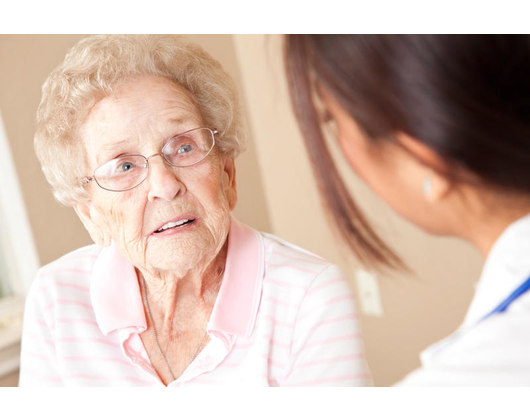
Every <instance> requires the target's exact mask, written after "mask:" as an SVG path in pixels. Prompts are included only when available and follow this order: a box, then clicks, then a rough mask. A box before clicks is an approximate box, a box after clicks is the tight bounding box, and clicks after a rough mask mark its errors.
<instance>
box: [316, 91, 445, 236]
mask: <svg viewBox="0 0 530 420" xmlns="http://www.w3.org/2000/svg"><path fill="white" fill-rule="evenodd" d="M321 97H322V99H323V102H324V104H325V106H326V109H327V111H328V113H329V115H330V117H331V118H332V120H333V121H334V122H335V124H336V129H337V130H336V132H337V137H338V140H339V143H340V147H341V149H342V151H343V153H344V155H345V157H346V159H347V161H348V163H349V164H350V166H351V168H352V169H353V170H354V171H355V172H356V173H357V175H359V176H360V177H361V178H362V179H363V180H364V181H365V182H366V184H367V185H368V186H369V187H370V188H371V189H372V190H373V191H374V192H375V193H376V194H378V195H379V196H380V197H381V198H382V199H383V200H384V201H385V202H386V203H387V204H388V205H389V206H390V207H392V208H393V210H395V211H396V212H397V213H399V214H400V215H401V216H403V217H405V218H406V219H408V220H409V221H411V222H413V223H415V224H416V225H418V226H420V227H422V228H423V229H425V230H427V231H429V232H431V233H443V231H444V227H442V224H443V220H442V219H443V218H442V217H439V218H438V219H437V218H436V217H437V212H438V210H437V208H436V206H432V203H431V202H430V200H429V198H428V197H425V195H424V192H423V181H424V179H425V178H426V177H431V178H432V177H433V175H434V174H433V171H432V170H431V169H429V168H428V167H426V166H425V165H424V164H422V163H420V162H419V160H418V159H417V158H415V157H414V156H413V155H412V154H411V153H410V152H409V151H407V149H406V148H404V147H400V146H399V145H397V144H396V143H395V142H392V141H384V140H383V141H380V142H375V143H374V142H373V141H371V140H370V139H368V138H367V136H366V135H365V134H364V132H363V131H362V130H361V129H360V127H359V126H358V124H357V123H356V121H355V120H354V119H353V118H352V117H351V116H350V115H349V114H348V113H347V112H346V111H345V110H344V108H342V106H340V104H339V103H338V102H337V101H336V100H335V99H334V98H333V97H332V96H331V95H330V94H329V93H327V92H321ZM433 207H434V208H433ZM440 216H441V215H440Z"/></svg>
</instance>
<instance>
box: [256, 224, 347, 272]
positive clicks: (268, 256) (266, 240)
mask: <svg viewBox="0 0 530 420" xmlns="http://www.w3.org/2000/svg"><path fill="white" fill-rule="evenodd" d="M261 236H262V237H263V244H264V253H265V269H266V271H267V272H268V273H269V274H274V273H278V274H289V277H291V278H301V279H306V280H310V279H314V278H316V277H318V276H319V275H321V274H322V273H323V272H325V271H326V270H328V269H330V268H336V269H338V268H337V267H336V266H335V265H334V264H332V263H331V262H329V261H327V260H325V259H324V258H322V257H320V256H318V255H316V254H313V253H312V252H310V251H307V250H305V249H303V248H300V247H299V246H296V245H294V244H292V243H290V242H288V241H286V240H284V239H281V238H278V237H277V236H274V235H271V234H269V233H261Z"/></svg>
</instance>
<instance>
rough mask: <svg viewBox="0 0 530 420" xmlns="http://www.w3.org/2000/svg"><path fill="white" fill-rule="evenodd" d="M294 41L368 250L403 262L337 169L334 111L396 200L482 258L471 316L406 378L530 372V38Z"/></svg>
mask: <svg viewBox="0 0 530 420" xmlns="http://www.w3.org/2000/svg"><path fill="white" fill-rule="evenodd" d="M285 52H286V64H287V73H288V77H289V82H290V89H291V97H292V100H293V105H294V108H295V112H296V115H297V118H298V119H299V121H300V122H303V124H300V125H301V129H302V132H303V134H304V137H305V139H306V144H307V146H308V150H309V153H310V157H311V160H312V163H313V167H314V170H315V172H316V175H317V179H319V188H320V190H321V192H322V194H323V195H324V197H325V201H326V203H327V206H328V208H329V210H330V212H331V213H332V215H333V216H334V217H333V218H332V219H333V220H334V221H335V222H336V224H337V227H338V228H339V229H338V230H339V232H341V234H342V236H343V237H344V239H345V241H346V243H347V244H348V245H349V246H350V247H351V248H352V250H353V251H354V252H355V253H356V254H357V255H358V256H359V258H360V259H361V260H362V261H364V262H365V263H366V264H368V265H372V266H374V265H379V266H381V265H383V266H387V267H403V266H404V264H403V263H402V262H401V260H400V259H399V257H398V256H397V255H396V254H394V253H393V252H392V250H391V249H390V248H388V247H387V246H386V245H385V244H384V243H383V241H382V240H381V239H379V238H378V236H377V234H376V233H375V232H374V231H373V230H372V229H371V228H370V226H369V224H368V223H367V222H366V220H365V219H364V218H363V216H362V214H361V213H360V212H359V210H358V208H357V207H356V205H355V203H354V201H353V199H352V197H351V196H350V194H349V193H348V191H347V189H346V187H345V185H344V183H343V181H342V180H341V178H340V176H339V175H338V172H337V170H336V169H335V166H334V164H333V161H332V159H331V157H330V153H329V151H328V148H327V146H326V142H325V139H324V135H323V131H322V125H323V124H325V123H326V122H325V120H324V118H329V119H330V121H331V122H332V123H333V124H334V125H335V126H336V130H337V131H336V132H337V137H338V140H339V143H340V146H341V149H342V151H343V153H344V155H345V157H346V158H347V160H348V162H349V164H350V165H351V167H352V168H353V169H354V170H355V171H356V172H357V174H359V176H360V177H361V178H362V179H363V180H364V181H365V182H366V183H367V184H368V185H369V186H370V187H371V188H372V189H373V190H374V191H375V192H376V193H377V194H379V195H380V196H381V197H382V198H383V199H384V200H385V201H386V202H387V203H388V204H389V205H390V206H391V207H392V208H393V209H394V210H395V211H396V212H398V213H399V214H400V215H402V216H404V217H405V218H407V219H408V220H409V221H411V222H413V223H414V224H416V225H418V226H419V227H421V228H423V229H424V230H425V231H427V232H429V233H431V234H437V235H451V236H455V237H459V238H463V239H465V240H467V241H469V242H470V243H471V244H473V245H474V246H476V247H477V248H478V249H479V250H480V251H481V253H482V254H483V255H484V257H485V258H486V263H485V265H484V268H483V272H482V274H481V278H480V281H479V283H478V286H477V289H476V294H475V297H474V299H473V302H472V303H471V306H470V308H469V311H468V313H467V315H466V318H465V319H464V321H463V323H462V325H461V327H460V328H459V329H458V331H457V332H456V333H455V334H453V335H451V336H450V337H448V338H447V339H445V340H443V341H441V342H440V343H437V344H436V345H434V346H432V347H430V348H429V349H427V350H426V351H425V352H424V353H423V354H422V357H421V359H422V364H423V366H422V368H420V369H419V370H417V371H415V372H413V373H411V374H410V375H409V376H407V377H406V378H405V379H404V380H403V381H402V382H401V383H400V384H401V385H418V386H421V385H455V386H467V385H478V386H481V385H496V386H499V385H526V386H528V385H530V293H527V290H528V289H529V288H530V278H529V277H530V77H529V76H528V75H529V74H530V37H528V36H524V35H517V36H500V35H499V36H497V35H495V36H474V35H458V36H455V35H453V36H437V35H434V36H419V35H402V36H401V35H400V36H394V35H386V36H384V35H383V36H375V35H372V36H370V35H368V36H361V35H292V36H288V37H287V38H286V50H285ZM317 102H318V103H317ZM322 110H325V111H324V112H322ZM324 114H326V116H325V115H324Z"/></svg>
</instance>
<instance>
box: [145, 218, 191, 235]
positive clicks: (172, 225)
mask: <svg viewBox="0 0 530 420" xmlns="http://www.w3.org/2000/svg"><path fill="white" fill-rule="evenodd" d="M193 222H195V219H182V220H178V221H176V222H168V223H166V224H165V225H164V226H162V227H161V228H160V229H158V230H155V232H154V233H162V232H165V231H166V230H169V229H182V228H183V227H184V226H188V225H191V224H192V223H193Z"/></svg>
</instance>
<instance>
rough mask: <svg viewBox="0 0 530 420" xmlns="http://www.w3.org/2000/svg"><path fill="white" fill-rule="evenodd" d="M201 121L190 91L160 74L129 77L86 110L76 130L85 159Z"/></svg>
mask: <svg viewBox="0 0 530 420" xmlns="http://www.w3.org/2000/svg"><path fill="white" fill-rule="evenodd" d="M201 124H202V117H201V114H200V111H199V109H198V108H197V106H196V105H195V102H194V101H193V98H192V97H191V95H190V93H189V92H187V91H186V90H185V89H184V88H183V87H181V86H179V85H177V84H175V83H173V82H171V81H169V80H166V79H164V78H160V77H153V76H144V77H138V78H134V79H130V80H129V81H127V82H126V83H124V84H122V85H120V86H118V87H117V88H116V89H115V90H114V92H113V93H112V94H111V95H110V96H107V97H105V98H103V99H101V100H100V101H99V102H98V103H96V105H94V107H93V108H92V110H91V111H90V113H89V115H88V117H87V119H86V120H85V122H84V124H83V125H82V126H81V129H80V134H81V137H82V139H83V141H84V143H85V147H86V150H87V153H88V154H89V158H90V159H89V160H92V159H91V158H93V157H95V156H90V155H97V154H98V152H99V151H100V150H104V149H109V148H112V147H113V146H114V145H118V144H120V145H123V144H127V143H129V144H130V145H131V146H134V144H135V143H138V142H140V141H141V142H142V143H144V144H145V142H146V141H149V140H152V141H155V140H156V141H159V140H160V141H161V140H164V137H165V136H167V135H174V134H176V132H175V131H179V129H180V130H182V131H186V130H188V129H191V128H195V127H197V126H199V125H201Z"/></svg>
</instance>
